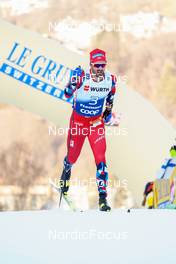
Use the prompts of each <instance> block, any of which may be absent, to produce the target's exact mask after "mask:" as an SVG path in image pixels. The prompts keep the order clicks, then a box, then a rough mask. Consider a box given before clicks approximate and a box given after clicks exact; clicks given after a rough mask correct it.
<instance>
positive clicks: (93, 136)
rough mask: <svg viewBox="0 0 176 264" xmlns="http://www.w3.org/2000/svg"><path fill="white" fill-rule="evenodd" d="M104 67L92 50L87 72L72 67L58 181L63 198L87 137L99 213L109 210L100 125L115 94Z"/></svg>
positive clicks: (101, 55)
mask: <svg viewBox="0 0 176 264" xmlns="http://www.w3.org/2000/svg"><path fill="white" fill-rule="evenodd" d="M106 65H107V60H106V53H105V51H103V50H100V49H94V50H92V51H91V52H90V67H89V69H87V70H83V69H81V68H80V67H78V68H76V69H75V70H74V71H73V73H72V75H71V78H70V81H69V84H68V85H67V87H66V88H65V96H66V97H67V98H69V97H72V96H73V95H74V103H73V112H72V115H71V118H70V126H69V133H68V138H67V155H66V157H65V159H64V168H63V172H62V175H61V179H60V186H61V191H62V194H63V195H67V192H68V189H69V180H70V177H71V168H72V165H73V164H74V163H75V162H76V161H77V159H78V157H79V154H80V152H81V149H82V146H83V143H84V141H85V138H86V137H87V138H88V140H89V143H90V146H91V149H92V152H93V155H94V158H95V163H96V167H97V172H96V182H97V186H98V192H99V209H100V210H101V211H110V210H111V208H110V206H109V205H108V203H107V182H108V172H107V165H106V158H105V152H106V139H105V128H104V123H106V122H108V121H109V119H110V118H111V115H112V107H113V100H114V95H115V91H116V78H115V76H114V75H112V74H111V73H110V72H109V71H107V70H106ZM104 103H105V110H104V109H103V107H104ZM103 110H104V111H103ZM75 131H76V133H75Z"/></svg>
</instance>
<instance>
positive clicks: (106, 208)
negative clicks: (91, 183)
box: [99, 197, 111, 212]
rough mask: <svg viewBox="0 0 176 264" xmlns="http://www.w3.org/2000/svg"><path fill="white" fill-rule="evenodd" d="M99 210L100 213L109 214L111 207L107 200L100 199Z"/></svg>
mask: <svg viewBox="0 0 176 264" xmlns="http://www.w3.org/2000/svg"><path fill="white" fill-rule="evenodd" d="M99 209H100V211H104V212H109V211H111V207H110V206H109V205H108V203H107V200H106V198H104V197H103V198H101V197H100V198H99Z"/></svg>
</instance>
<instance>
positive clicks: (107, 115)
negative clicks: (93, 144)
mask: <svg viewBox="0 0 176 264" xmlns="http://www.w3.org/2000/svg"><path fill="white" fill-rule="evenodd" d="M111 117H112V110H111V109H110V108H106V109H105V111H104V112H103V119H104V122H105V123H108V122H109V121H110V119H111Z"/></svg>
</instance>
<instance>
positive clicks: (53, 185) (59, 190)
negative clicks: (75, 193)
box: [49, 179, 79, 212]
mask: <svg viewBox="0 0 176 264" xmlns="http://www.w3.org/2000/svg"><path fill="white" fill-rule="evenodd" d="M49 184H50V186H51V188H52V189H53V190H54V191H56V192H57V193H58V194H61V189H60V187H58V186H57V184H56V183H54V182H53V181H52V180H51V179H49ZM62 197H63V199H64V200H65V202H66V203H67V205H68V206H69V208H70V209H71V210H72V211H73V212H76V211H79V210H78V209H77V207H76V205H75V204H74V202H73V200H72V199H71V197H70V196H68V194H67V195H64V194H62Z"/></svg>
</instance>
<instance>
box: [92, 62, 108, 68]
mask: <svg viewBox="0 0 176 264" xmlns="http://www.w3.org/2000/svg"><path fill="white" fill-rule="evenodd" d="M93 66H94V67H95V68H100V67H102V68H105V66H106V64H105V63H101V64H98V63H96V64H93Z"/></svg>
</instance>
